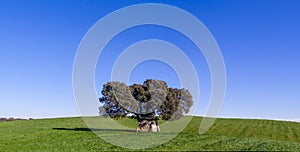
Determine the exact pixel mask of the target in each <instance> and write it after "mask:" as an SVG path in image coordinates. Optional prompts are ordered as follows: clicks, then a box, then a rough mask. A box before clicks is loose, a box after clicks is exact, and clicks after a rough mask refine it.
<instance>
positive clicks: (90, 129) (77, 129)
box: [52, 128, 136, 132]
mask: <svg viewBox="0 0 300 152" xmlns="http://www.w3.org/2000/svg"><path fill="white" fill-rule="evenodd" d="M52 129H53V130H69V131H116V132H136V131H135V130H129V129H96V128H52Z"/></svg>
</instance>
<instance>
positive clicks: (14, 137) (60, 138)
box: [0, 117, 300, 151]
mask: <svg viewBox="0 0 300 152" xmlns="http://www.w3.org/2000/svg"><path fill="white" fill-rule="evenodd" d="M201 119H202V118H201V117H194V118H193V120H192V121H191V122H190V124H189V125H188V126H187V128H185V129H184V130H183V132H182V133H180V134H179V135H178V136H176V137H175V138H174V139H172V140H171V141H169V142H167V143H164V144H163V145H160V146H158V147H155V148H150V149H146V150H173V151H175V150H177V151H178V150H242V151H245V150H285V151H286V150H292V151H299V150H300V129H299V128H300V123H297V122H286V121H273V120H253V119H217V120H216V122H215V124H214V125H213V126H212V127H211V128H210V129H209V131H208V132H206V133H205V134H204V135H199V134H198V129H199V124H200V122H201ZM118 122H119V123H120V124H124V125H126V126H129V127H131V128H132V129H133V131H134V130H135V127H136V123H137V122H136V121H135V120H132V119H128V118H125V119H120V120H118ZM120 132H122V131H121V130H120ZM116 135H120V136H121V134H116ZM0 147H1V149H0V151H2V150H3V151H28V150H32V151H103V150H109V151H112V150H130V149H124V148H122V147H117V146H114V145H111V144H109V143H107V142H105V141H104V140H102V139H101V138H99V137H97V136H96V135H95V134H94V133H93V132H92V131H91V130H90V129H89V128H87V126H86V125H85V124H84V122H83V120H82V119H81V118H78V117H77V118H55V119H39V120H28V121H9V122H0Z"/></svg>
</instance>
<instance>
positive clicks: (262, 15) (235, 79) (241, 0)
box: [0, 0, 300, 119]
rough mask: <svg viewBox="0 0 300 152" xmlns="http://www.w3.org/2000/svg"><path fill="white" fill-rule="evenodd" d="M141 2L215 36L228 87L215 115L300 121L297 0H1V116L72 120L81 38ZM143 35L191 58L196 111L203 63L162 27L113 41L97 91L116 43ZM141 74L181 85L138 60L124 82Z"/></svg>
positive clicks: (205, 80) (205, 78) (205, 82)
mask: <svg viewBox="0 0 300 152" xmlns="http://www.w3.org/2000/svg"><path fill="white" fill-rule="evenodd" d="M144 2H151V3H156V2H157V3H164V4H170V5H174V6H177V7H179V8H181V9H184V10H186V11H188V12H190V13H191V14H193V15H194V16H196V17H197V18H198V19H200V20H201V21H202V22H203V23H204V24H205V26H206V27H207V28H208V29H209V31H210V32H211V33H212V35H213V36H214V38H215V39H216V41H217V42H218V44H219V46H220V48H221V51H222V54H223V57H224V61H225V64H226V71H227V93H226V98H225V101H224V105H223V108H222V111H221V115H220V116H222V117H243V118H266V119H270V118H272V119H298V118H300V110H299V107H300V93H299V92H300V43H299V42H300V28H299V27H300V9H299V7H300V2H299V1H298V0H257V1H255V0H226V1H225V0H224V1H220V0H211V1H204V0H195V1H173V0H170V1H163V0H157V1H154V0H153V1H114V2H110V1H108V0H104V1H95V0H88V1H81V0H72V1H68V0H1V1H0V19H1V20H0V70H1V73H0V117H34V118H40V117H63V116H78V115H79V113H78V110H77V107H76V103H75V100H74V97H73V90H72V66H73V61H74V57H75V54H76V49H77V47H78V45H79V43H80V41H81V39H82V38H83V36H84V35H85V33H86V32H87V31H88V30H89V28H90V27H91V26H92V25H93V24H94V23H95V22H97V21H98V20H99V19H100V18H102V17H103V16H105V15H107V14H108V13H110V12H113V11H115V10H117V9H120V8H122V7H125V6H128V5H132V4H137V3H144ZM149 38H157V39H162V40H168V41H169V42H172V43H175V44H176V45H177V46H179V47H181V48H182V49H183V50H184V51H185V53H186V54H187V55H188V56H189V57H190V58H191V60H192V61H193V64H194V65H195V67H196V68H197V73H198V75H199V78H200V81H201V84H200V85H201V86H202V87H203V89H202V88H201V89H202V90H203V91H202V90H201V91H202V92H201V100H203V106H201V107H200V108H199V113H198V114H199V115H203V113H204V112H205V109H206V104H207V103H206V100H208V99H209V89H210V87H209V86H210V78H209V76H210V75H209V70H208V67H207V64H206V62H205V60H204V58H203V56H202V55H201V54H199V53H198V54H196V53H194V52H195V49H196V48H195V46H193V44H192V43H190V42H189V40H188V39H187V38H186V37H184V36H182V35H180V33H177V32H174V31H172V30H170V29H167V28H164V27H159V26H150V25H148V26H141V27H136V28H134V29H128V30H126V31H124V32H122V33H120V34H119V35H118V36H117V37H115V38H114V39H113V40H112V41H111V42H110V43H109V44H108V46H107V47H106V48H105V50H104V51H103V55H102V56H101V57H100V58H99V61H98V64H97V68H96V80H95V84H96V86H97V87H96V89H97V92H99V91H100V90H101V87H102V85H103V83H105V82H106V81H109V79H110V75H109V74H108V73H109V72H110V70H111V68H112V65H113V63H114V61H115V59H116V58H117V56H118V54H120V53H121V52H122V49H124V48H126V47H128V46H129V45H130V44H132V43H134V42H137V41H140V40H144V39H149ZM179 62H180V61H179ZM145 69H147V70H145ZM160 71H164V72H160ZM145 78H156V79H163V80H165V81H167V82H168V84H169V86H171V87H178V86H180V84H179V80H178V77H177V76H176V73H175V71H174V70H173V69H172V68H170V67H169V66H168V65H167V64H165V63H162V62H158V61H146V62H143V63H141V64H139V65H138V66H137V67H136V68H135V69H134V70H133V72H132V73H131V75H130V83H142V82H143V81H144V80H145ZM95 110H97V107H95Z"/></svg>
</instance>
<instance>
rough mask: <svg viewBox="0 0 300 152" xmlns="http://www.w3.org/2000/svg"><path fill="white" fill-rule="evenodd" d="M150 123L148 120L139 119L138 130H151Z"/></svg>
mask: <svg viewBox="0 0 300 152" xmlns="http://www.w3.org/2000/svg"><path fill="white" fill-rule="evenodd" d="M149 130H150V124H149V121H148V120H139V121H138V127H137V132H149Z"/></svg>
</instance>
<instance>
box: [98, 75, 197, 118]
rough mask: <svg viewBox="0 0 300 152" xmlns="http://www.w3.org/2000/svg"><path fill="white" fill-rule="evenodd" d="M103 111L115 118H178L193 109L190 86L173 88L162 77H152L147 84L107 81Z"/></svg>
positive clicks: (103, 113)
mask: <svg viewBox="0 0 300 152" xmlns="http://www.w3.org/2000/svg"><path fill="white" fill-rule="evenodd" d="M101 93H102V97H101V98H99V101H100V102H101V103H102V106H101V107H100V108H99V110H100V114H102V115H105V116H109V117H111V118H116V119H118V118H121V117H125V116H131V117H132V118H135V119H137V120H138V122H141V121H145V120H146V121H152V120H157V119H158V117H160V118H161V119H163V120H177V119H179V118H181V117H182V116H183V115H184V114H185V113H188V112H189V109H190V107H191V106H192V104H193V100H192V95H191V94H190V92H189V91H188V90H187V89H177V88H169V87H168V86H167V83H166V82H164V81H161V80H151V79H148V80H146V81H145V82H144V84H133V85H131V86H127V85H126V84H125V83H121V82H117V81H116V82H108V83H106V84H104V85H103V89H102V92H101Z"/></svg>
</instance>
